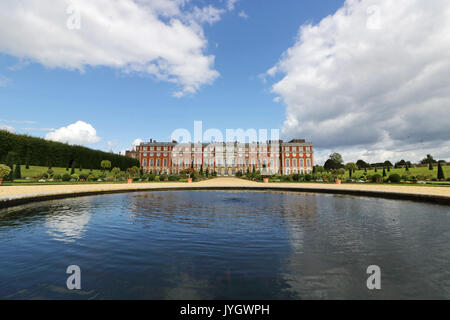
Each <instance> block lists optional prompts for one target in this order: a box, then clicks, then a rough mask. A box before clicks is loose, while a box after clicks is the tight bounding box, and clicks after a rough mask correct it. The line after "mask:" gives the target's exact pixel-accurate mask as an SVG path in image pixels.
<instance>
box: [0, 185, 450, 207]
mask: <svg viewBox="0 0 450 320" xmlns="http://www.w3.org/2000/svg"><path fill="white" fill-rule="evenodd" d="M151 191H152V192H171V191H172V192H173V191H228V192H229V191H262V192H267V193H272V192H297V193H314V194H329V195H347V196H359V197H370V198H382V199H391V200H403V201H414V202H422V203H430V204H437V205H450V197H449V196H440V195H434V194H425V193H422V194H418V193H406V192H395V191H380V190H362V189H336V188H311V187H307V186H305V187H301V186H291V187H289V186H270V185H262V184H261V185H260V186H195V185H186V186H176V187H148V188H145V187H144V188H124V189H110V190H94V191H75V192H74V191H72V192H64V193H49V194H27V195H24V196H20V195H19V196H11V197H9V198H8V197H2V198H0V209H6V208H11V207H16V206H21V205H25V204H30V203H34V202H43V201H50V200H62V199H67V198H77V197H89V196H99V195H108V194H117V193H137V192H151Z"/></svg>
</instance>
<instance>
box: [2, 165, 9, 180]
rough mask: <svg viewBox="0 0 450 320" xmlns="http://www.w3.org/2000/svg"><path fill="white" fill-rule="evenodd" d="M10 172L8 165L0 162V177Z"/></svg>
mask: <svg viewBox="0 0 450 320" xmlns="http://www.w3.org/2000/svg"><path fill="white" fill-rule="evenodd" d="M10 172H11V168H10V167H8V166H5V165H4V164H0V178H4V177H7V176H9V173H10Z"/></svg>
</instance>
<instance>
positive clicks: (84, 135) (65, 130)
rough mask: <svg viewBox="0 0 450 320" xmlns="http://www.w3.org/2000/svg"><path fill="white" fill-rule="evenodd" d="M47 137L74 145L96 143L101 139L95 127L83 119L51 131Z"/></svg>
mask: <svg viewBox="0 0 450 320" xmlns="http://www.w3.org/2000/svg"><path fill="white" fill-rule="evenodd" d="M45 139H47V140H53V141H59V142H64V143H66V142H67V143H69V144H74V145H86V144H94V143H97V142H99V141H100V138H99V137H98V136H97V131H96V130H95V128H94V127H93V126H92V125H90V124H89V123H86V122H83V121H77V122H76V123H73V124H71V125H68V126H67V127H62V128H59V129H57V130H55V131H52V132H49V133H48V134H47V135H46V136H45Z"/></svg>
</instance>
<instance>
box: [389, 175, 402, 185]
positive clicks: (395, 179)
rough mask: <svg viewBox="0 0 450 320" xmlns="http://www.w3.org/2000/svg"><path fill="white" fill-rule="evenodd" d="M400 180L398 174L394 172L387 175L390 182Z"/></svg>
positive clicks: (398, 181)
mask: <svg viewBox="0 0 450 320" xmlns="http://www.w3.org/2000/svg"><path fill="white" fill-rule="evenodd" d="M400 180H401V178H400V175H398V174H396V173H394V174H391V175H390V176H389V181H390V182H391V183H400Z"/></svg>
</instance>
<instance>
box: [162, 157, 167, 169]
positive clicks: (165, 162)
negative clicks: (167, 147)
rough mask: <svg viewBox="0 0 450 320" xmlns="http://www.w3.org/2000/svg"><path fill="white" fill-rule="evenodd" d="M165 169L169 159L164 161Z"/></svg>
mask: <svg viewBox="0 0 450 320" xmlns="http://www.w3.org/2000/svg"><path fill="white" fill-rule="evenodd" d="M163 163H164V167H167V159H164V162H163Z"/></svg>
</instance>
